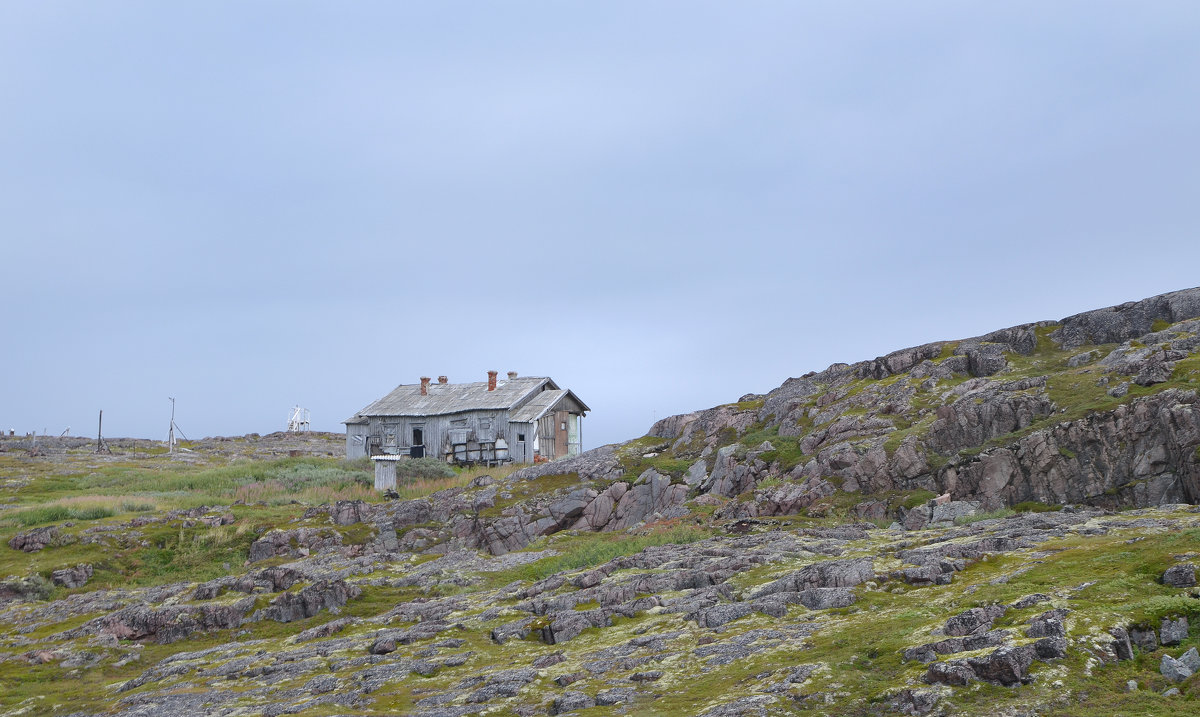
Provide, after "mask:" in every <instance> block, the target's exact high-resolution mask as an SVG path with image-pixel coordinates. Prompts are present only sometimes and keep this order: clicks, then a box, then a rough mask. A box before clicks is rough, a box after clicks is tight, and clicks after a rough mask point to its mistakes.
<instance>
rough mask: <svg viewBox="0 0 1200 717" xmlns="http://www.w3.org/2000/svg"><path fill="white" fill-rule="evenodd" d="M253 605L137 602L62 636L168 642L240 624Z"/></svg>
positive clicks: (251, 602) (250, 601) (244, 601)
mask: <svg viewBox="0 0 1200 717" xmlns="http://www.w3.org/2000/svg"><path fill="white" fill-rule="evenodd" d="M253 606H254V599H253V598H243V599H242V600H239V601H238V602H235V603H231V604H228V605H199V606H197V605H179V606H165V607H150V606H148V605H135V606H132V607H128V608H125V609H123V610H118V611H116V612H113V613H110V614H108V615H104V616H102V617H98V618H96V619H95V620H92V621H91V622H88V623H87V624H85V625H83V626H82V627H79V628H76V629H74V630H69V631H67V632H66V633H63V636H64V637H68V638H72V637H79V636H81V635H112V636H113V637H115V638H117V639H118V640H143V639H149V638H153V639H154V640H155V641H156V642H159V643H162V644H167V643H171V642H175V641H177V640H182V639H184V638H186V637H188V636H189V635H191V634H192V633H194V632H197V631H210V630H223V629H230V628H235V627H238V626H240V625H241V624H242V620H243V619H244V618H245V616H246V613H247V611H249V610H250V608H251V607H253Z"/></svg>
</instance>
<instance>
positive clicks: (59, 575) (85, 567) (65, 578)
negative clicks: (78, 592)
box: [50, 563, 94, 588]
mask: <svg viewBox="0 0 1200 717" xmlns="http://www.w3.org/2000/svg"><path fill="white" fill-rule="evenodd" d="M93 574H94V571H93V569H92V566H91V563H80V564H79V565H76V566H75V567H73V568H63V569H62V570H55V571H54V572H52V573H50V579H51V580H52V581H53V582H54V584H55V585H61V586H62V587H64V588H80V587H83V586H84V585H86V584H87V581H88V580H91V579H92V575H93Z"/></svg>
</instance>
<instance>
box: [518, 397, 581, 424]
mask: <svg viewBox="0 0 1200 717" xmlns="http://www.w3.org/2000/svg"><path fill="white" fill-rule="evenodd" d="M565 395H567V392H566V391H561V390H560V391H542V392H541V393H539V394H538V395H536V396H534V397H533V398H531V399H529V403H527V404H525V405H524V406H521V407H520V408H518V409H517V410H515V411H513V412H512V413H511V414H509V416H508V420H509V422H510V423H533V422H534V421H536V420H538V419H539V418H541V417H542V416H544V415H546V412H547V411H549V410H550V409H552V408H554V404H556V403H558V402H559V401H561V400H562V397H563V396H565Z"/></svg>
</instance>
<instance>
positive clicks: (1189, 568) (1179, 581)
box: [1162, 563, 1196, 588]
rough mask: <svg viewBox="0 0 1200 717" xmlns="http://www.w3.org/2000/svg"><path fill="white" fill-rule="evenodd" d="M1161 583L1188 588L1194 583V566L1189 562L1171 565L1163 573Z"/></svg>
mask: <svg viewBox="0 0 1200 717" xmlns="http://www.w3.org/2000/svg"><path fill="white" fill-rule="evenodd" d="M1162 583H1163V585H1166V586H1168V587H1172V588H1190V587H1194V586H1195V585H1196V566H1195V565H1192V564H1191V563H1182V564H1180V565H1172V566H1171V567H1169V568H1167V570H1166V572H1164V573H1163V576H1162Z"/></svg>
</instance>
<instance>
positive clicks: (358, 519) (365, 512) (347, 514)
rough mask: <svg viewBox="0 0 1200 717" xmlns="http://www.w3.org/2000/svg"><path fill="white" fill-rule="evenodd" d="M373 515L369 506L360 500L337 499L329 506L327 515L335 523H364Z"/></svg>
mask: <svg viewBox="0 0 1200 717" xmlns="http://www.w3.org/2000/svg"><path fill="white" fill-rule="evenodd" d="M373 515H374V511H373V510H372V508H371V506H369V505H367V504H366V503H364V502H363V501H361V500H339V501H338V502H336V503H334V504H333V506H331V507H330V508H329V517H330V518H331V519H332V520H333V522H334V523H336V524H337V525H353V524H354V523H366V522H369V521H370V520H371V518H372V516H373Z"/></svg>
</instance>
